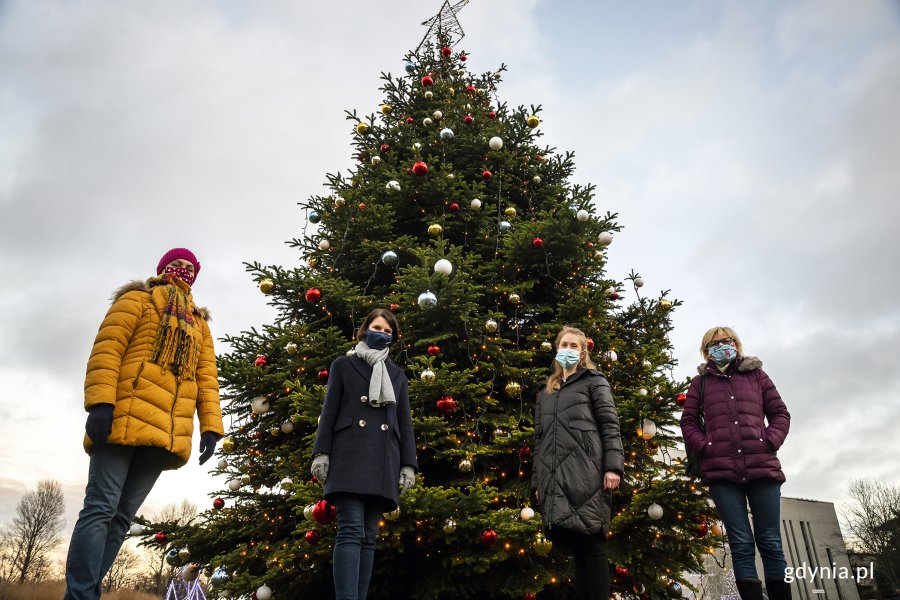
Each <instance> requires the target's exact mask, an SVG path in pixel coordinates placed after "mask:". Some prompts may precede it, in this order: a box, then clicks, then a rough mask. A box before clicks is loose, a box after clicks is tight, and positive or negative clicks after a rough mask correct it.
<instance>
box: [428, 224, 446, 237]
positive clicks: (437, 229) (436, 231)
mask: <svg viewBox="0 0 900 600" xmlns="http://www.w3.org/2000/svg"><path fill="white" fill-rule="evenodd" d="M442 231H444V228H443V227H441V226H440V225H438V224H437V223H432V224H431V225H429V226H428V234H429V235H434V236H438V235H441V232H442Z"/></svg>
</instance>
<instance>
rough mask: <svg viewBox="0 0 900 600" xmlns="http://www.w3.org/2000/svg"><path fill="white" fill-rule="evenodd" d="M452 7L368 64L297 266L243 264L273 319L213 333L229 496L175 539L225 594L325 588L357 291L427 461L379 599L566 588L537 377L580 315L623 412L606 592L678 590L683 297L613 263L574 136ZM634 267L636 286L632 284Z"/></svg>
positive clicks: (404, 505)
mask: <svg viewBox="0 0 900 600" xmlns="http://www.w3.org/2000/svg"><path fill="white" fill-rule="evenodd" d="M452 8H453V7H450V6H449V4H448V3H445V4H444V8H443V9H442V13H441V14H440V15H438V17H436V19H437V20H436V21H433V22H432V25H435V24H436V25H437V26H436V27H432V30H431V34H432V35H429V36H428V37H426V40H425V41H424V43H423V44H422V45H421V46H420V47H419V49H418V50H417V51H415V52H412V53H410V54H409V55H408V56H407V63H406V74H405V75H404V76H403V77H399V78H394V77H392V76H390V75H387V74H385V75H383V76H382V78H383V81H384V84H383V86H382V92H383V98H384V100H383V104H382V105H381V106H380V109H379V110H378V111H377V113H376V114H374V115H368V116H358V115H357V114H356V113H355V112H352V113H348V120H349V121H350V124H351V126H352V135H353V145H354V147H355V149H356V154H355V156H356V158H357V159H358V160H357V161H356V162H355V164H354V165H353V166H352V168H351V169H350V172H349V174H347V175H343V174H336V175H328V176H327V182H328V183H327V193H326V194H325V195H321V196H313V197H311V198H310V199H309V200H308V201H306V202H305V203H304V204H303V205H302V207H303V210H304V211H305V216H306V222H307V223H308V225H307V226H306V228H305V229H304V231H303V232H302V234H301V235H300V236H298V237H297V238H296V239H294V240H292V241H291V242H290V244H291V245H292V246H294V247H296V248H297V250H298V252H299V253H300V255H301V257H302V262H303V265H304V266H301V267H298V268H291V269H284V268H280V267H277V266H272V267H263V266H261V265H259V264H249V265H248V269H249V271H250V272H251V273H252V275H253V278H254V280H255V282H256V283H257V284H258V285H259V287H260V290H261V291H262V292H263V293H264V294H266V295H267V299H268V301H269V302H270V303H271V304H272V305H273V306H275V307H276V308H277V311H278V317H277V319H276V321H275V322H274V323H273V324H271V325H269V326H266V327H264V328H263V330H262V331H256V330H253V331H250V332H245V333H243V334H241V335H239V336H233V337H227V338H226V339H227V341H228V342H229V344H230V345H231V348H232V350H231V352H230V353H229V354H227V355H224V356H221V357H220V359H219V360H220V362H219V365H220V376H221V379H222V383H223V384H224V387H223V389H224V398H223V400H224V403H225V412H226V414H227V415H228V416H229V417H230V419H231V427H230V432H229V437H228V438H226V440H225V441H224V442H223V444H222V446H221V451H220V455H221V456H220V458H221V460H220V461H219V465H218V468H217V470H216V474H217V475H218V476H219V477H221V478H222V481H223V490H222V492H221V494H220V496H221V498H218V499H216V502H215V508H211V509H210V510H209V511H208V512H206V513H204V515H203V516H202V517H203V518H202V521H201V522H200V524H199V525H194V526H192V527H189V528H171V530H169V531H167V532H166V533H167V535H168V537H167V538H166V543H168V544H171V545H172V547H173V548H185V547H187V549H188V551H189V558H185V559H183V560H188V561H196V562H198V563H200V564H202V565H205V566H206V567H207V569H208V572H209V573H212V574H213V578H212V579H213V583H214V586H215V587H216V588H218V589H220V590H231V591H233V593H234V595H236V596H240V595H243V594H250V593H252V592H253V591H254V590H256V589H257V588H259V587H260V586H262V585H263V584H265V585H266V586H267V587H268V588H269V589H271V590H272V591H273V595H274V597H276V598H282V599H286V598H326V597H328V595H329V594H330V593H331V586H332V584H331V554H332V543H333V540H334V533H335V526H334V525H333V524H328V523H327V521H328V520H329V519H328V516H329V515H328V512H329V511H328V510H327V507H323V506H321V505H320V506H319V507H318V508H317V509H313V505H315V504H316V503H317V502H319V501H320V500H321V499H322V486H321V485H320V484H319V483H318V482H316V481H315V480H314V479H313V478H312V477H311V476H310V475H309V467H310V463H311V455H310V449H311V447H312V443H313V440H314V439H315V434H316V423H317V419H318V416H319V413H320V411H321V408H322V401H323V398H324V395H325V387H326V384H327V380H328V368H329V365H330V364H331V362H332V361H333V360H334V359H335V358H337V357H339V356H342V355H344V354H345V353H346V352H347V351H349V350H351V349H352V348H353V346H354V345H355V341H354V340H353V339H352V338H353V333H354V331H355V330H356V328H357V327H358V326H359V324H360V321H361V319H362V318H364V317H365V315H366V314H367V313H368V312H369V311H370V310H371V309H373V308H376V307H389V308H391V309H392V310H393V311H394V312H395V313H396V315H397V318H398V319H399V322H400V327H401V331H402V339H401V340H400V341H399V343H397V344H395V345H394V346H393V347H392V348H393V349H394V350H393V354H392V356H391V358H392V359H393V360H394V361H395V362H396V363H397V364H398V365H400V366H401V367H402V368H404V369H405V370H406V372H407V375H408V376H409V379H410V385H409V392H410V398H411V404H412V412H413V423H414V428H415V434H416V439H417V450H418V461H419V467H420V473H419V475H418V478H417V485H416V486H415V487H414V488H413V489H412V490H411V491H410V492H409V493H408V494H407V495H405V496H403V498H402V500H401V508H400V509H399V511H398V512H399V514H396V513H395V514H390V515H385V520H384V523H383V526H382V527H381V529H380V533H379V540H378V549H377V553H376V565H375V573H374V575H373V579H372V582H373V583H372V589H371V592H370V598H384V599H387V598H394V599H396V598H421V599H437V598H534V597H570V596H571V594H573V593H574V592H573V591H572V585H571V581H570V578H571V568H570V565H569V561H568V559H567V555H566V553H565V552H562V551H560V549H559V548H551V544H550V543H549V542H548V541H547V540H545V539H544V538H543V536H542V535H541V534H540V529H541V522H540V515H539V514H538V515H534V516H533V517H532V516H531V515H532V514H533V512H532V511H531V510H530V509H529V505H530V504H532V501H533V499H532V495H531V490H530V474H531V456H530V453H531V443H532V436H533V428H532V415H533V402H534V396H535V393H536V391H537V390H538V388H539V387H540V385H541V384H542V382H543V381H544V379H545V377H546V375H547V374H548V369H549V366H550V363H551V360H552V359H553V356H554V352H555V349H554V348H553V347H552V341H553V340H554V338H555V336H556V333H557V332H558V330H559V329H560V327H561V326H563V325H567V324H568V325H573V326H576V327H579V328H580V329H582V330H583V331H585V332H586V333H587V335H588V336H589V338H590V346H591V351H592V358H593V359H594V361H595V362H597V363H598V364H599V366H600V368H601V370H603V371H604V373H605V374H606V375H607V377H608V378H609V380H610V383H611V386H612V391H613V396H614V399H615V402H616V406H617V409H618V413H619V418H620V421H621V430H622V437H623V443H624V446H625V451H626V474H625V477H624V478H623V480H622V486H621V489H620V490H619V491H617V492H615V493H614V494H613V515H614V518H613V522H612V525H611V532H610V537H609V555H610V561H611V569H612V571H613V587H614V590H617V591H618V592H619V593H621V594H625V595H633V596H640V597H643V598H645V599H646V598H649V597H653V598H660V597H663V596H665V595H675V596H678V595H680V591H679V590H680V584H679V582H682V581H683V580H682V578H681V575H682V573H683V572H684V571H686V570H695V571H696V570H700V564H701V561H702V558H703V556H704V554H705V553H706V552H707V551H708V549H709V546H710V544H712V543H713V540H712V539H711V538H712V536H711V535H708V534H707V528H708V527H707V522H710V520H711V513H710V509H709V507H708V504H707V501H706V498H705V497H704V496H703V495H702V494H701V491H700V490H699V489H698V487H697V486H696V484H695V482H693V481H691V480H689V479H687V478H686V477H684V476H683V468H682V467H681V466H680V464H679V461H678V460H672V459H670V458H668V456H669V453H668V450H670V449H672V448H675V447H676V445H677V443H678V442H679V439H678V438H677V437H676V435H675V433H674V432H675V431H677V425H676V424H677V421H676V418H675V413H676V411H677V410H678V406H677V397H678V395H679V393H680V392H681V387H682V384H680V383H676V382H674V381H673V379H672V377H671V367H672V366H673V361H672V358H671V354H670V349H671V348H670V344H669V341H668V338H667V334H668V332H669V331H670V329H671V320H670V314H671V311H672V310H673V308H674V307H675V306H676V305H677V302H673V301H671V300H669V299H668V298H666V293H661V294H660V295H658V296H655V297H642V296H641V294H640V291H641V287H642V285H643V282H642V280H641V279H640V277H639V276H638V275H637V274H636V273H632V274H631V275H630V276H629V277H628V278H627V280H626V282H624V283H623V282H618V281H614V280H612V279H610V278H609V277H608V276H607V275H606V271H605V267H606V261H607V259H608V249H607V247H608V246H609V245H610V243H611V242H612V239H613V233H615V232H617V231H619V229H620V227H619V226H618V225H617V224H616V222H615V217H616V215H614V214H609V213H608V212H607V213H602V211H600V210H598V205H599V206H601V207H602V201H600V202H597V201H596V200H595V199H594V196H593V191H594V188H593V186H578V185H573V184H572V183H571V182H570V178H571V176H572V173H573V170H574V162H573V154H572V153H571V152H566V153H560V152H557V151H556V150H555V149H554V148H551V147H548V146H546V145H542V144H540V143H539V138H540V137H541V131H540V107H539V106H532V107H531V108H530V109H525V108H524V107H518V108H511V107H509V106H507V104H505V103H504V102H502V101H501V100H500V98H499V97H498V85H499V84H500V82H501V74H502V73H503V71H504V70H505V67H501V68H500V69H499V70H497V71H493V72H488V73H483V74H481V75H476V74H473V73H471V72H470V71H469V70H468V69H467V63H466V59H467V55H466V54H465V52H462V51H460V50H459V49H458V48H455V47H454V45H453V44H452V43H451V42H452V41H453V34H454V30H453V29H452V28H448V27H446V23H447V17H448V14H449V15H450V16H452V12H451V13H446V12H444V11H448V10H450V11H452ZM442 24H443V25H444V26H443V27H442ZM456 37H457V38H458V35H457V36H456ZM625 285H628V286H630V287H633V289H634V291H635V292H637V300H636V301H634V302H633V303H631V304H630V305H627V306H623V305H622V302H621V296H622V294H623V292H624V288H625ZM529 517H530V518H529ZM320 520H321V521H325V522H326V523H320V522H319V521H320ZM162 528H163V529H165V527H164V526H162ZM154 531H155V530H154ZM160 539H162V538H160ZM176 554H177V553H176ZM182 555H183V556H188V553H187V552H185V553H182ZM178 560H182V559H178V558H177V557H175V556H174V555H173V562H177V561H178ZM265 595H266V593H265V591H264V592H263V593H262V594H260V596H263V597H264V596H265Z"/></svg>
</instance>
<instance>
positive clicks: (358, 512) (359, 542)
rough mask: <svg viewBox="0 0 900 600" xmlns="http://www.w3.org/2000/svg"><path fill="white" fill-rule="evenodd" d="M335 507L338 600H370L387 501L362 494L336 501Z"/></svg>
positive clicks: (335, 562) (335, 567)
mask: <svg viewBox="0 0 900 600" xmlns="http://www.w3.org/2000/svg"><path fill="white" fill-rule="evenodd" d="M334 506H335V508H337V535H336V536H335V539H334V564H333V568H334V592H335V599H336V600H366V595H367V594H368V593H369V580H370V579H371V578H372V565H373V564H374V563H375V536H376V535H377V534H378V521H379V520H380V519H381V518H382V514H383V512H384V500H382V499H381V498H377V497H374V496H364V495H362V494H340V495H338V496H336V497H335V498H334Z"/></svg>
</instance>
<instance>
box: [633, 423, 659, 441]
mask: <svg viewBox="0 0 900 600" xmlns="http://www.w3.org/2000/svg"><path fill="white" fill-rule="evenodd" d="M637 434H638V435H639V436H640V437H642V438H644V439H645V440H649V439H650V438H652V437H653V436H654V435H656V423H654V422H653V421H651V420H650V419H644V420H643V421H641V426H640V427H638V430H637Z"/></svg>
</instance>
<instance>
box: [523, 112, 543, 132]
mask: <svg viewBox="0 0 900 600" xmlns="http://www.w3.org/2000/svg"><path fill="white" fill-rule="evenodd" d="M525 122H526V123H528V126H529V127H531V128H532V129H534V128H535V127H537V126H538V125H540V124H541V120H540V119H538V118H537V115H531V116H530V117H528V118H527V119H526V120H525Z"/></svg>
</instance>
